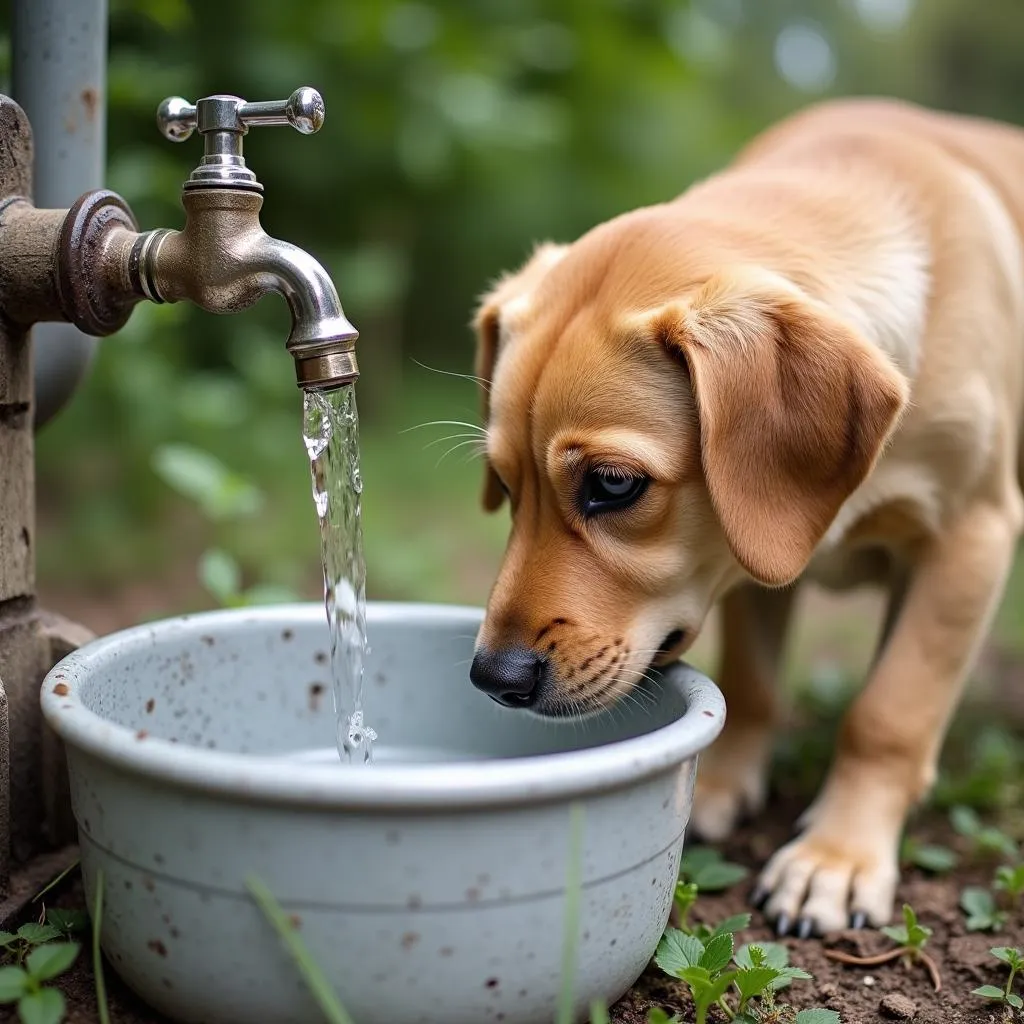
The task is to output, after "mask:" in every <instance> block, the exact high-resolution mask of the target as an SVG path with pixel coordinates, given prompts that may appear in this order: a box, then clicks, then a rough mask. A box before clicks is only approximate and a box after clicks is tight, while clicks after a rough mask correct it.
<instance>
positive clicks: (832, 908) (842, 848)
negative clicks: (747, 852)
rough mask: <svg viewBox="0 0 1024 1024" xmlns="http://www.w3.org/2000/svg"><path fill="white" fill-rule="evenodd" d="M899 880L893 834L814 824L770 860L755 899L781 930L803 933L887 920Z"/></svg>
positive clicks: (801, 936)
mask: <svg viewBox="0 0 1024 1024" xmlns="http://www.w3.org/2000/svg"><path fill="white" fill-rule="evenodd" d="M898 881H899V867H898V862H897V847H896V842H895V840H893V839H891V838H889V837H888V836H883V835H881V834H876V835H874V836H871V835H864V834H861V835H859V836H858V835H856V834H855V833H851V834H845V835H842V834H835V833H834V832H832V831H826V830H824V829H820V828H819V829H816V828H815V827H814V826H813V825H812V826H811V828H810V830H809V831H808V832H807V833H805V834H804V835H802V836H800V837H799V838H797V839H794V840H793V841H792V842H791V843H788V844H787V845H786V846H784V847H782V849H780V850H779V851H778V852H777V853H776V854H775V856H774V857H772V859H771V860H770V861H769V862H768V864H767V865H766V866H765V869H764V871H763V872H762V873H761V877H760V879H759V880H758V884H757V886H756V887H755V889H754V896H753V899H754V901H755V902H756V903H758V904H762V903H763V904H764V912H765V915H766V916H767V917H768V918H769V919H771V920H772V921H774V922H775V928H776V931H777V932H778V933H779V935H786V934H789V933H792V934H796V935H798V936H799V937H800V938H807V937H809V936H810V935H812V934H818V935H822V934H825V933H826V932H831V931H838V930H839V929H841V928H846V927H851V926H852V927H854V928H860V927H863V926H864V925H865V924H871V925H873V926H875V927H880V926H881V925H883V924H885V923H886V922H887V921H888V920H889V919H890V918H891V916H892V907H893V899H894V897H895V895H896V884H897V882H898Z"/></svg>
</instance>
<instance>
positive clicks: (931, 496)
mask: <svg viewBox="0 0 1024 1024" xmlns="http://www.w3.org/2000/svg"><path fill="white" fill-rule="evenodd" d="M1022 238H1024V130H1019V129H1017V128H1014V127H1011V126H1009V125H1003V124H1000V123H997V122H993V121H987V120H984V119H980V118H979V119H976V118H971V117H967V116H960V115H950V114H944V113H940V112H937V111H932V110H928V109H925V108H922V107H917V106H914V105H911V104H907V103H903V102H899V101H895V100H887V99H875V98H863V99H860V98H851V99H844V100H834V101H826V102H823V103H821V104H818V105H815V106H811V107H809V108H806V109H804V110H802V111H800V112H798V113H796V114H794V115H792V116H791V117H789V118H788V119H786V120H784V121H782V122H780V123H778V124H776V125H775V126H773V127H771V128H769V129H768V130H767V131H766V132H764V133H763V134H761V135H760V136H758V137H756V138H755V139H754V140H753V141H752V142H751V143H749V144H748V145H747V146H746V147H745V148H744V149H742V150H741V151H740V152H739V154H738V156H737V157H736V158H735V159H734V160H733V161H732V162H731V164H730V165H729V166H727V167H726V168H725V169H724V170H722V171H721V172H720V173H718V174H715V175H713V176H711V177H709V178H707V179H705V180H703V181H700V182H698V183H696V184H694V185H693V186H692V187H690V188H689V189H687V190H686V191H685V192H683V194H682V195H680V196H678V197H677V198H674V199H672V200H671V201H668V202H665V203H663V204H661V205H655V206H651V207H646V208H642V209H637V210H633V211H631V212H627V213H625V214H623V215H622V216H618V217H615V218H614V219H612V220H609V221H607V222H605V223H602V224H600V225H598V226H597V227H595V228H593V229H592V230H590V231H589V232H587V233H586V234H584V235H583V236H582V237H581V238H579V239H578V240H577V241H575V242H573V243H571V244H555V243H550V242H549V243H544V244H541V245H538V246H537V247H536V249H535V250H534V251H533V253H532V255H531V256H530V258H529V259H528V260H527V261H526V263H525V265H523V266H522V267H521V268H520V269H519V270H518V271H516V272H514V273H510V274H506V275H505V276H503V277H502V278H501V279H499V280H498V281H497V283H495V284H494V286H493V287H492V288H491V289H490V290H489V291H488V292H487V294H486V295H485V296H484V297H483V298H482V300H481V301H480V304H479V306H478V308H477V311H476V314H475V317H474V319H473V325H474V329H475V334H476V344H477V355H476V375H477V376H478V377H479V378H480V379H481V381H482V382H483V383H484V385H485V387H484V391H485V396H484V414H485V423H486V480H485V484H484V492H483V504H484V506H485V508H486V509H488V510H491V511H493V510H496V509H498V508H499V507H500V506H501V505H502V504H503V502H504V501H506V500H507V501H508V502H509V504H510V508H511V528H510V534H509V539H508V544H507V547H506V550H505V552H504V555H503V558H502V562H501V566H500V569H499V571H498V575H497V578H496V581H495V583H494V586H493V589H492V591H491V593H490V596H489V598H488V601H487V608H486V612H485V616H484V621H483V624H482V627H481V629H480V632H479V636H478V638H477V642H476V648H475V652H474V659H473V663H472V669H471V678H472V682H473V683H474V684H475V685H476V686H477V687H478V688H479V689H481V690H483V691H485V692H486V693H488V694H489V695H491V696H492V697H493V698H494V699H496V700H498V701H499V702H501V703H502V704H506V705H509V706H512V707H521V708H528V709H530V711H531V712H533V713H535V714H539V715H543V716H576V715H585V714H588V713H591V712H594V711H596V710H599V709H602V708H604V707H607V706H609V705H612V704H614V702H615V701H616V700H619V699H621V698H623V697H624V696H625V695H627V694H629V693H630V691H631V690H632V689H633V688H634V686H636V684H637V683H638V681H639V680H641V679H642V678H643V677H644V676H645V675H646V674H647V673H648V671H649V670H650V669H651V668H652V667H657V666H661V665H665V664H667V663H669V662H671V661H673V660H675V659H677V658H679V657H680V656H681V655H682V654H683V652H685V651H686V649H687V648H688V647H689V646H690V644H692V642H693V640H694V638H695V637H696V636H697V635H698V633H699V632H700V629H701V626H702V624H703V623H704V621H705V618H706V616H707V614H708V612H709V609H711V608H712V607H713V606H716V605H718V606H720V609H721V615H722V625H723V629H722V641H723V643H722V652H721V664H720V669H719V673H718V676H717V682H718V685H719V686H720V688H721V689H722V691H723V693H724V695H725V698H726V704H727V708H728V717H727V722H726V725H725V728H724V731H723V733H722V734H721V736H720V738H719V739H718V740H717V741H716V743H715V744H714V745H713V746H712V747H711V749H710V750H709V751H708V752H707V753H706V754H705V755H704V756H702V758H701V764H700V769H699V772H698V778H697V783H696V791H695V800H694V809H693V817H692V823H691V827H692V829H693V830H695V831H696V832H697V834H699V835H700V836H702V837H703V838H704V839H706V840H709V841H715V840H720V839H722V838H724V837H725V836H726V835H728V833H729V832H730V830H731V829H732V828H733V827H734V826H735V825H736V824H737V822H738V821H740V820H741V818H743V817H745V816H747V815H749V814H752V813H754V812H756V811H758V810H759V809H760V808H761V807H762V806H763V803H764V801H765V790H766V772H767V768H768V761H769V756H770V751H771V748H772V741H773V737H772V731H773V726H774V722H775V720H776V718H777V697H776V692H775V691H776V682H777V680H776V676H777V675H778V672H779V660H780V651H781V649H782V644H783V639H784V636H785V631H786V627H787V622H788V620H789V619H790V616H791V611H792V608H793V604H794V597H795V595H796V593H797V591H798V588H799V586H800V583H801V582H802V581H804V580H809V579H810V580H816V581H819V582H820V583H822V584H824V585H825V586H828V587H830V588H840V589H845V588H848V587H852V586H859V585H866V584H870V585H877V586H881V587H883V588H884V589H885V592H886V595H887V612H886V615H885V621H884V624H883V626H882V630H881V639H880V642H879V646H878V649H877V652H876V654H875V659H874V662H873V665H872V668H871V670H870V672H869V674H868V677H867V681H866V684H865V685H864V686H863V688H862V690H861V691H860V692H859V694H858V696H857V697H856V699H855V700H854V701H853V702H852V704H851V706H850V707H849V709H848V710H847V712H846V714H845V716H844V718H843V721H842V723H841V727H840V731H839V734H838V737H837V742H836V747H835V753H834V757H833V761H832V764H831V766H830V769H829V772H828V775H827V778H826V780H825V782H824V784H823V786H822V788H821V790H820V792H819V794H818V796H817V797H816V799H815V800H814V801H813V803H812V805H811V806H810V808H809V809H808V810H807V812H806V814H805V816H804V817H803V818H802V820H801V822H800V831H798V833H797V835H796V838H794V839H793V840H792V841H791V842H789V843H788V844H787V845H785V846H783V847H782V848H780V849H778V850H777V851H776V852H775V853H774V854H773V856H771V858H770V859H769V860H768V862H767V864H766V866H765V867H764V868H763V871H762V872H761V874H760V877H759V879H758V881H757V885H756V887H755V896H754V898H755V901H756V902H758V904H759V905H762V906H763V908H764V911H765V913H766V915H767V916H768V918H769V919H770V920H772V921H774V922H775V925H776V929H777V931H778V932H779V933H780V934H786V933H787V932H790V931H793V932H795V933H797V934H799V935H801V936H804V937H806V936H808V935H810V934H811V933H812V932H816V933H825V932H829V931H832V930H836V929H840V928H844V927H848V926H850V925H852V926H853V927H861V926H863V925H865V924H867V923H870V924H872V925H874V926H879V925H882V924H884V923H885V922H886V921H887V920H889V919H890V917H891V915H892V909H893V901H894V897H895V890H896V885H897V882H898V876H899V869H898V853H897V851H898V846H899V841H900V837H901V833H902V830H903V827H904V823H905V819H906V816H907V815H908V813H909V812H910V811H911V809H912V808H913V807H914V806H915V805H916V804H917V803H919V802H920V800H921V799H922V797H923V796H925V795H926V793H927V792H928V790H929V787H930V785H931V784H932V783H933V781H934V779H935V775H936V763H937V760H938V756H939V753H940V749H941V746H942V743H943V738H944V734H945V731H946V728H947V724H948V723H949V720H950V718H951V716H952V715H953V713H954V711H955V709H956V706H957V703H958V700H959V698H960V696H961V693H962V690H963V687H964V684H965V681H966V680H967V678H968V676H969V674H970V672H971V669H972V666H973V663H974V661H975V657H976V655H977V653H978V649H979V646H980V645H981V644H982V642H983V640H984V638H985V636H986V632H987V629H988V627H989V624H990V620H991V619H992V616H993V614H994V612H995V610H996V608H997V605H998V603H999V600H1000V596H1001V593H1002V590H1003V587H1004V582H1005V580H1006V577H1007V574H1008V572H1009V570H1010V567H1011V563H1012V560H1013V557H1014V553H1015V548H1016V543H1017V539H1018V537H1019V535H1020V532H1021V524H1022V519H1024V501H1022V494H1021V484H1022V476H1024V460H1022V458H1021V450H1022V449H1021V425H1022V409H1024V404H1022V394H1024V246H1022Z"/></svg>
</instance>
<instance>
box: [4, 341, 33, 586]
mask: <svg viewBox="0 0 1024 1024" xmlns="http://www.w3.org/2000/svg"><path fill="white" fill-rule="evenodd" d="M2 349H3V345H2V344H0V351H2ZM10 409H11V407H10V406H2V405H0V602H4V601H10V600H11V599H13V598H22V597H30V596H32V595H33V594H34V593H35V558H34V557H33V545H34V543H35V537H34V532H35V466H34V464H33V460H32V459H33V448H32V440H33V438H32V424H31V421H30V418H29V411H28V409H27V407H26V410H25V411H24V413H23V414H17V415H13V416H7V415H6V413H5V410H7V411H9V410H10Z"/></svg>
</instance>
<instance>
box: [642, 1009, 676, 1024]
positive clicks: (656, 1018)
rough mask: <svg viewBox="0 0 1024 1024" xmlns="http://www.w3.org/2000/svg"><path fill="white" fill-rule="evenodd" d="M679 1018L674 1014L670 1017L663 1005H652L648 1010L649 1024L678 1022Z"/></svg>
mask: <svg viewBox="0 0 1024 1024" xmlns="http://www.w3.org/2000/svg"><path fill="white" fill-rule="evenodd" d="M678 1020H679V1018H678V1017H676V1016H675V1015H674V1014H673V1015H672V1016H671V1017H670V1016H669V1015H668V1014H667V1013H666V1012H665V1011H664V1010H663V1009H661V1007H658V1006H652V1007H651V1008H650V1009H649V1010H648V1011H647V1024H676V1022H677V1021H678Z"/></svg>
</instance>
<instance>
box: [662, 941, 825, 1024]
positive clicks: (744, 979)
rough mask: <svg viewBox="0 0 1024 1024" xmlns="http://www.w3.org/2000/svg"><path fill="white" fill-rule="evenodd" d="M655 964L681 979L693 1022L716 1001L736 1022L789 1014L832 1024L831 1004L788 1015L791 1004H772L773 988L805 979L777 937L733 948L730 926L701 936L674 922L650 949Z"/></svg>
mask: <svg viewBox="0 0 1024 1024" xmlns="http://www.w3.org/2000/svg"><path fill="white" fill-rule="evenodd" d="M655 960H656V962H657V964H658V966H659V967H660V968H661V969H662V970H663V971H664V972H665V973H666V974H668V975H670V976H672V977H674V978H679V979H680V980H681V981H684V982H685V983H686V985H687V987H688V988H689V990H690V997H691V998H692V999H693V1005H694V1009H695V1012H696V1024H705V1022H706V1021H707V1015H708V1011H709V1010H710V1009H711V1007H712V1006H716V1007H718V1008H719V1009H720V1010H721V1011H722V1012H723V1013H725V1014H726V1016H727V1017H728V1018H729V1020H731V1021H735V1022H737V1024H776V1022H782V1021H791V1020H795V1021H797V1022H799V1024H835V1022H837V1021H838V1020H839V1015H838V1014H837V1013H836V1012H835V1011H833V1010H803V1011H801V1012H800V1013H799V1014H796V1015H795V1016H794V1013H793V1011H792V1008H791V1007H789V1006H787V1005H783V1004H780V1005H776V1003H775V993H776V992H777V991H778V990H779V989H782V988H784V987H785V986H786V985H788V984H789V983H790V982H792V981H794V980H796V979H801V980H810V977H811V976H810V975H809V974H808V973H807V972H806V971H803V970H801V969H800V968H798V967H791V966H790V965H789V954H788V952H787V951H786V948H785V947H784V946H781V945H779V944H777V943H765V944H763V945H749V944H748V945H745V946H742V947H740V949H739V950H736V949H735V940H734V937H733V934H732V933H731V932H727V931H726V932H719V933H718V934H716V935H713V936H712V937H711V938H709V939H708V940H707V942H702V941H701V940H700V939H699V938H697V936H695V935H688V934H687V933H686V932H683V931H681V930H680V929H678V928H670V929H668V931H666V932H665V934H664V936H662V939H661V942H660V944H659V945H658V951H657V953H656V954H655ZM660 1012H661V1016H657V1015H654V1014H653V1013H652V1015H650V1016H649V1017H648V1021H649V1024H663V1022H665V1021H670V1020H671V1019H672V1018H669V1017H667V1016H665V1015H664V1013H663V1011H660Z"/></svg>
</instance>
